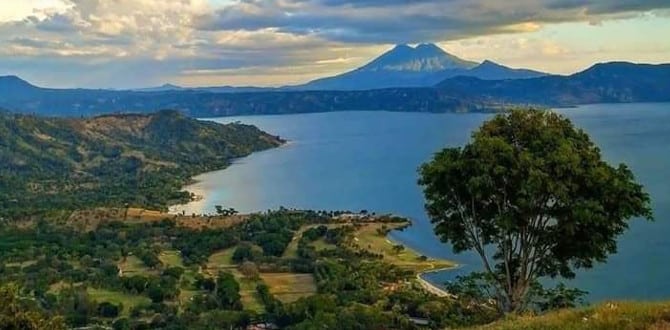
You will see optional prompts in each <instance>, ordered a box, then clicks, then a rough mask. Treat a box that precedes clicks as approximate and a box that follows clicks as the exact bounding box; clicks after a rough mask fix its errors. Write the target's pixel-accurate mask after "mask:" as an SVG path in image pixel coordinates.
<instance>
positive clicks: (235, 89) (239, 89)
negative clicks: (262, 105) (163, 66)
mask: <svg viewBox="0 0 670 330" xmlns="http://www.w3.org/2000/svg"><path fill="white" fill-rule="evenodd" d="M271 90H277V88H272V87H254V86H211V87H182V86H177V85H173V84H163V85H161V86H157V87H147V88H137V89H132V90H130V91H133V92H172V91H193V92H211V93H247V92H263V91H271Z"/></svg>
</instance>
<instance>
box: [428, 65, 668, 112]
mask: <svg viewBox="0 0 670 330" xmlns="http://www.w3.org/2000/svg"><path fill="white" fill-rule="evenodd" d="M436 87H437V88H438V89H440V90H442V91H443V92H445V93H457V94H459V95H462V96H463V97H464V98H473V97H474V98H477V99H479V100H482V101H485V100H496V101H497V102H508V103H533V104H540V105H549V106H566V105H577V104H586V103H626V102H668V101H670V64H635V63H629V62H610V63H599V64H595V65H593V66H592V67H590V68H588V69H586V70H584V71H581V72H578V73H575V74H573V75H570V76H546V77H539V78H534V79H517V80H481V79H476V78H471V77H457V78H453V79H447V80H444V81H442V82H441V83H440V84H438V85H437V86H436Z"/></svg>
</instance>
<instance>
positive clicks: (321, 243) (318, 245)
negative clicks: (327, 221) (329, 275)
mask: <svg viewBox="0 0 670 330" xmlns="http://www.w3.org/2000/svg"><path fill="white" fill-rule="evenodd" d="M311 245H312V246H313V247H314V249H315V250H317V251H323V250H330V249H335V248H337V247H336V246H335V245H334V244H330V243H326V240H324V239H323V238H320V239H317V240H316V241H314V242H312V243H311Z"/></svg>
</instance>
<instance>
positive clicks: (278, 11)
mask: <svg viewBox="0 0 670 330" xmlns="http://www.w3.org/2000/svg"><path fill="white" fill-rule="evenodd" d="M668 7H670V2H668V1H653V0H651V1H642V0H622V1H595V0H585V1H574V0H517V1H513V2H512V1H505V2H503V1H498V2H494V1H484V0H451V1H441V0H417V1H402V0H359V1H351V0H349V1H347V0H262V1H261V0H245V1H238V0H235V1H233V0H95V1H91V0H21V1H2V2H0V56H2V59H3V61H0V74H18V75H20V76H23V77H26V78H29V79H31V80H33V81H35V82H36V83H39V84H42V85H50V86H85V87H139V86H147V85H152V84H162V83H164V82H173V83H177V82H179V83H182V84H185V85H196V84H204V85H217V84H220V85H227V84H240V85H250V84H254V85H271V86H278V85H285V84H290V83H300V82H305V81H306V80H309V79H314V78H319V77H322V76H326V75H331V74H336V73H340V72H343V71H347V70H350V69H353V68H356V67H358V66H360V65H363V64H364V63H365V62H367V61H369V60H370V59H372V58H374V57H375V56H377V55H379V54H380V53H381V52H383V51H385V50H387V49H389V48H390V47H392V45H393V44H396V43H410V44H413V43H419V42H430V41H433V42H438V43H439V44H440V45H441V46H443V47H444V48H445V49H446V50H447V51H450V52H452V53H454V54H455V55H458V56H461V57H463V58H466V59H471V60H479V61H480V60H484V59H490V60H494V61H496V62H501V63H504V64H507V65H511V66H516V67H528V68H533V69H540V70H545V71H549V72H557V73H569V72H574V71H576V70H579V69H581V68H584V67H585V66H588V65H589V64H591V63H593V62H597V61H605V60H611V59H618V60H631V61H646V62H670V58H669V55H668V54H669V53H670V50H669V48H670V41H668V38H667V36H666V35H665V34H667V33H665V31H668V30H670V16H669V15H668V12H669V11H668ZM631 30H632V32H631ZM567 35H570V36H571V37H570V38H566V36H567ZM56 73H57V74H56ZM91 73H95V75H96V77H95V78H92V77H91V76H92V74H91Z"/></svg>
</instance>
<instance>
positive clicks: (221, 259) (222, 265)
mask: <svg viewBox="0 0 670 330" xmlns="http://www.w3.org/2000/svg"><path fill="white" fill-rule="evenodd" d="M234 252H235V247H232V248H230V249H225V250H222V251H219V252H216V253H214V254H212V255H211V256H209V259H208V260H207V269H206V273H208V274H209V275H211V276H215V275H216V273H217V272H218V271H219V270H230V269H231V268H235V267H236V265H235V263H233V253H234Z"/></svg>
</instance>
